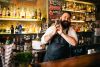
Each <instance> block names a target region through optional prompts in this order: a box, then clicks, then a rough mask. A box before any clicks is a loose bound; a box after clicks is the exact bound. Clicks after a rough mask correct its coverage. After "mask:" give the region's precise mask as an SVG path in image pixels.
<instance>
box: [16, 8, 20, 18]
mask: <svg viewBox="0 0 100 67" xmlns="http://www.w3.org/2000/svg"><path fill="white" fill-rule="evenodd" d="M16 18H20V8H17V10H16Z"/></svg>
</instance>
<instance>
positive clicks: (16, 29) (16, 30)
mask: <svg viewBox="0 0 100 67" xmlns="http://www.w3.org/2000/svg"><path fill="white" fill-rule="evenodd" d="M18 32H19V29H18V26H16V28H15V34H18Z"/></svg>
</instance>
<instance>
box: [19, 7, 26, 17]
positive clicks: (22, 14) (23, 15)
mask: <svg viewBox="0 0 100 67" xmlns="http://www.w3.org/2000/svg"><path fill="white" fill-rule="evenodd" d="M20 18H25V10H24V8H23V7H22V9H21V12H20Z"/></svg>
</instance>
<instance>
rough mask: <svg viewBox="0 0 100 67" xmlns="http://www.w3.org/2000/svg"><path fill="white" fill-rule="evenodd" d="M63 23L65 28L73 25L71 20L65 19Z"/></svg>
mask: <svg viewBox="0 0 100 67" xmlns="http://www.w3.org/2000/svg"><path fill="white" fill-rule="evenodd" d="M61 25H62V27H63V29H68V28H69V27H70V25H71V22H69V21H66V20H64V21H61Z"/></svg>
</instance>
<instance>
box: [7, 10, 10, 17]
mask: <svg viewBox="0 0 100 67" xmlns="http://www.w3.org/2000/svg"><path fill="white" fill-rule="evenodd" d="M6 17H7V18H10V9H9V8H7V10H6Z"/></svg>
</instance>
